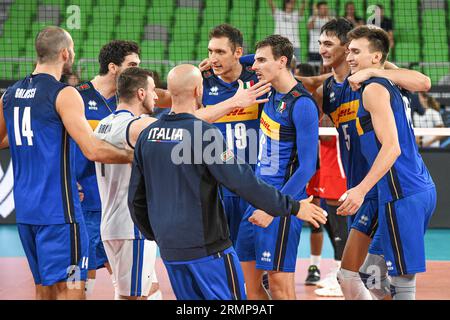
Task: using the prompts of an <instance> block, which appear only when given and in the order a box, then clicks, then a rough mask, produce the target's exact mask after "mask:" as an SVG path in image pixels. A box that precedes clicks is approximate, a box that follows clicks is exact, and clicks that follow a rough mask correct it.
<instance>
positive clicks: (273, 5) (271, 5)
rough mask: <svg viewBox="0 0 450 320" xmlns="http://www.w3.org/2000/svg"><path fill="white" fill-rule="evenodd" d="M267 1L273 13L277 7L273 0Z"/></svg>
mask: <svg viewBox="0 0 450 320" xmlns="http://www.w3.org/2000/svg"><path fill="white" fill-rule="evenodd" d="M267 3H268V4H269V7H270V9H272V14H275V10H276V9H277V7H276V6H275V4H274V3H273V0H267Z"/></svg>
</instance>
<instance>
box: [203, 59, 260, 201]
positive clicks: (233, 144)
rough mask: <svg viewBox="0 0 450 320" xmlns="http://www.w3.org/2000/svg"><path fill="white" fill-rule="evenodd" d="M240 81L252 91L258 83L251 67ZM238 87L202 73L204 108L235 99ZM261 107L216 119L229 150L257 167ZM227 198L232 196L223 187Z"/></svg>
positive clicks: (246, 67)
mask: <svg viewBox="0 0 450 320" xmlns="http://www.w3.org/2000/svg"><path fill="white" fill-rule="evenodd" d="M239 79H240V80H242V82H244V87H245V88H249V87H251V86H253V85H254V84H255V83H256V82H258V77H257V76H256V74H255V72H254V71H253V70H252V68H251V66H242V73H241V75H240V76H239ZM238 88H239V83H238V82H237V81H234V82H231V83H227V82H225V81H223V80H222V79H220V78H219V77H218V76H216V75H215V74H214V73H213V72H212V71H209V70H208V71H204V72H203V101H202V102H203V105H204V106H205V107H209V106H212V105H215V104H217V103H220V102H223V101H225V100H227V99H229V98H231V97H232V96H234V95H235V94H236V92H237V90H238ZM262 107H263V106H262V105H258V104H254V105H252V106H248V107H246V108H238V109H236V110H233V111H232V112H230V113H229V114H227V115H225V116H223V117H222V118H220V119H219V120H216V121H215V123H214V125H215V126H216V127H217V128H218V129H219V130H220V132H222V135H223V137H224V138H225V141H226V142H227V145H228V147H229V148H230V149H231V150H232V151H233V152H234V153H235V154H237V155H238V157H239V158H240V159H243V160H245V162H247V163H248V164H250V165H251V166H252V168H253V169H254V168H255V165H256V162H257V156H258V131H259V119H260V115H261V110H262ZM223 191H224V195H232V193H231V192H230V191H229V190H226V189H225V188H223Z"/></svg>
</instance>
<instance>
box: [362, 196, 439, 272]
mask: <svg viewBox="0 0 450 320" xmlns="http://www.w3.org/2000/svg"><path fill="white" fill-rule="evenodd" d="M435 208H436V189H435V188H431V189H428V190H425V191H422V192H420V193H416V194H413V195H410V196H408V197H405V198H402V199H399V200H396V201H392V202H388V203H383V204H380V206H379V226H378V229H379V232H378V231H377V233H376V235H375V238H379V242H380V243H381V245H382V249H383V255H384V259H385V260H386V265H387V268H388V273H389V275H390V276H399V275H406V274H416V273H419V272H424V271H425V270H426V267H425V239H424V236H425V231H426V229H427V226H428V223H429V221H430V218H431V216H432V215H433V212H434V209H435ZM369 252H370V253H372V254H376V253H375V252H372V251H371V250H370V249H369Z"/></svg>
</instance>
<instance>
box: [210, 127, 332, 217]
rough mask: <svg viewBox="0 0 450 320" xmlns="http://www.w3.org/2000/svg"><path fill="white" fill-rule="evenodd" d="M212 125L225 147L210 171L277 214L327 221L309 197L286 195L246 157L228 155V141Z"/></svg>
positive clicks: (260, 205) (248, 197)
mask: <svg viewBox="0 0 450 320" xmlns="http://www.w3.org/2000/svg"><path fill="white" fill-rule="evenodd" d="M211 129H212V130H214V131H215V135H214V143H217V144H218V146H217V147H218V149H219V150H224V153H223V154H222V156H220V158H221V159H219V158H216V159H215V160H216V161H212V163H211V164H207V166H208V170H209V172H210V173H211V174H212V175H213V176H214V178H216V180H217V181H218V182H219V183H221V184H222V185H224V186H225V187H227V188H228V189H230V190H231V191H232V192H234V193H236V194H237V195H239V196H241V197H242V198H243V199H244V200H246V201H247V202H249V203H250V204H251V205H252V206H253V207H254V208H259V209H262V210H263V211H264V212H267V213H268V214H269V215H271V216H273V217H277V216H289V215H290V214H293V215H296V216H297V217H298V218H299V219H303V217H305V216H307V217H308V219H311V220H315V221H318V222H320V223H324V222H325V221H326V219H325V217H324V215H323V211H322V209H320V208H318V207H315V206H312V205H310V204H309V202H308V201H305V200H302V201H301V202H300V203H299V202H297V201H295V200H293V199H292V198H291V197H290V196H287V195H283V194H282V193H281V192H280V191H279V190H277V189H276V188H275V187H273V186H270V185H268V184H267V183H265V182H264V181H262V180H261V179H259V178H257V177H256V176H255V174H254V172H253V170H252V168H251V167H250V165H248V164H247V163H245V162H244V161H241V160H238V159H236V158H234V157H233V156H224V155H227V154H228V152H227V151H226V150H227V146H226V143H225V141H224V140H223V137H222V135H221V133H220V131H219V130H218V129H217V128H211ZM206 147H208V148H210V146H209V145H208V144H207V143H204V144H203V148H206ZM223 157H225V160H224V159H223ZM222 160H223V161H222ZM230 162H233V163H230ZM300 204H301V205H300ZM308 221H309V220H308Z"/></svg>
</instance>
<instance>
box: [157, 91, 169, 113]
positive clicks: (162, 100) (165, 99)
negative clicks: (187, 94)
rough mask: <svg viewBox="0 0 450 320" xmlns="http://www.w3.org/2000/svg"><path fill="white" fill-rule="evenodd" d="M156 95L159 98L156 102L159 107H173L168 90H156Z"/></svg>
mask: <svg viewBox="0 0 450 320" xmlns="http://www.w3.org/2000/svg"><path fill="white" fill-rule="evenodd" d="M155 93H156V95H157V96H158V100H156V106H157V107H159V108H170V107H171V106H172V96H171V95H170V92H169V91H168V90H165V89H160V88H155Z"/></svg>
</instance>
